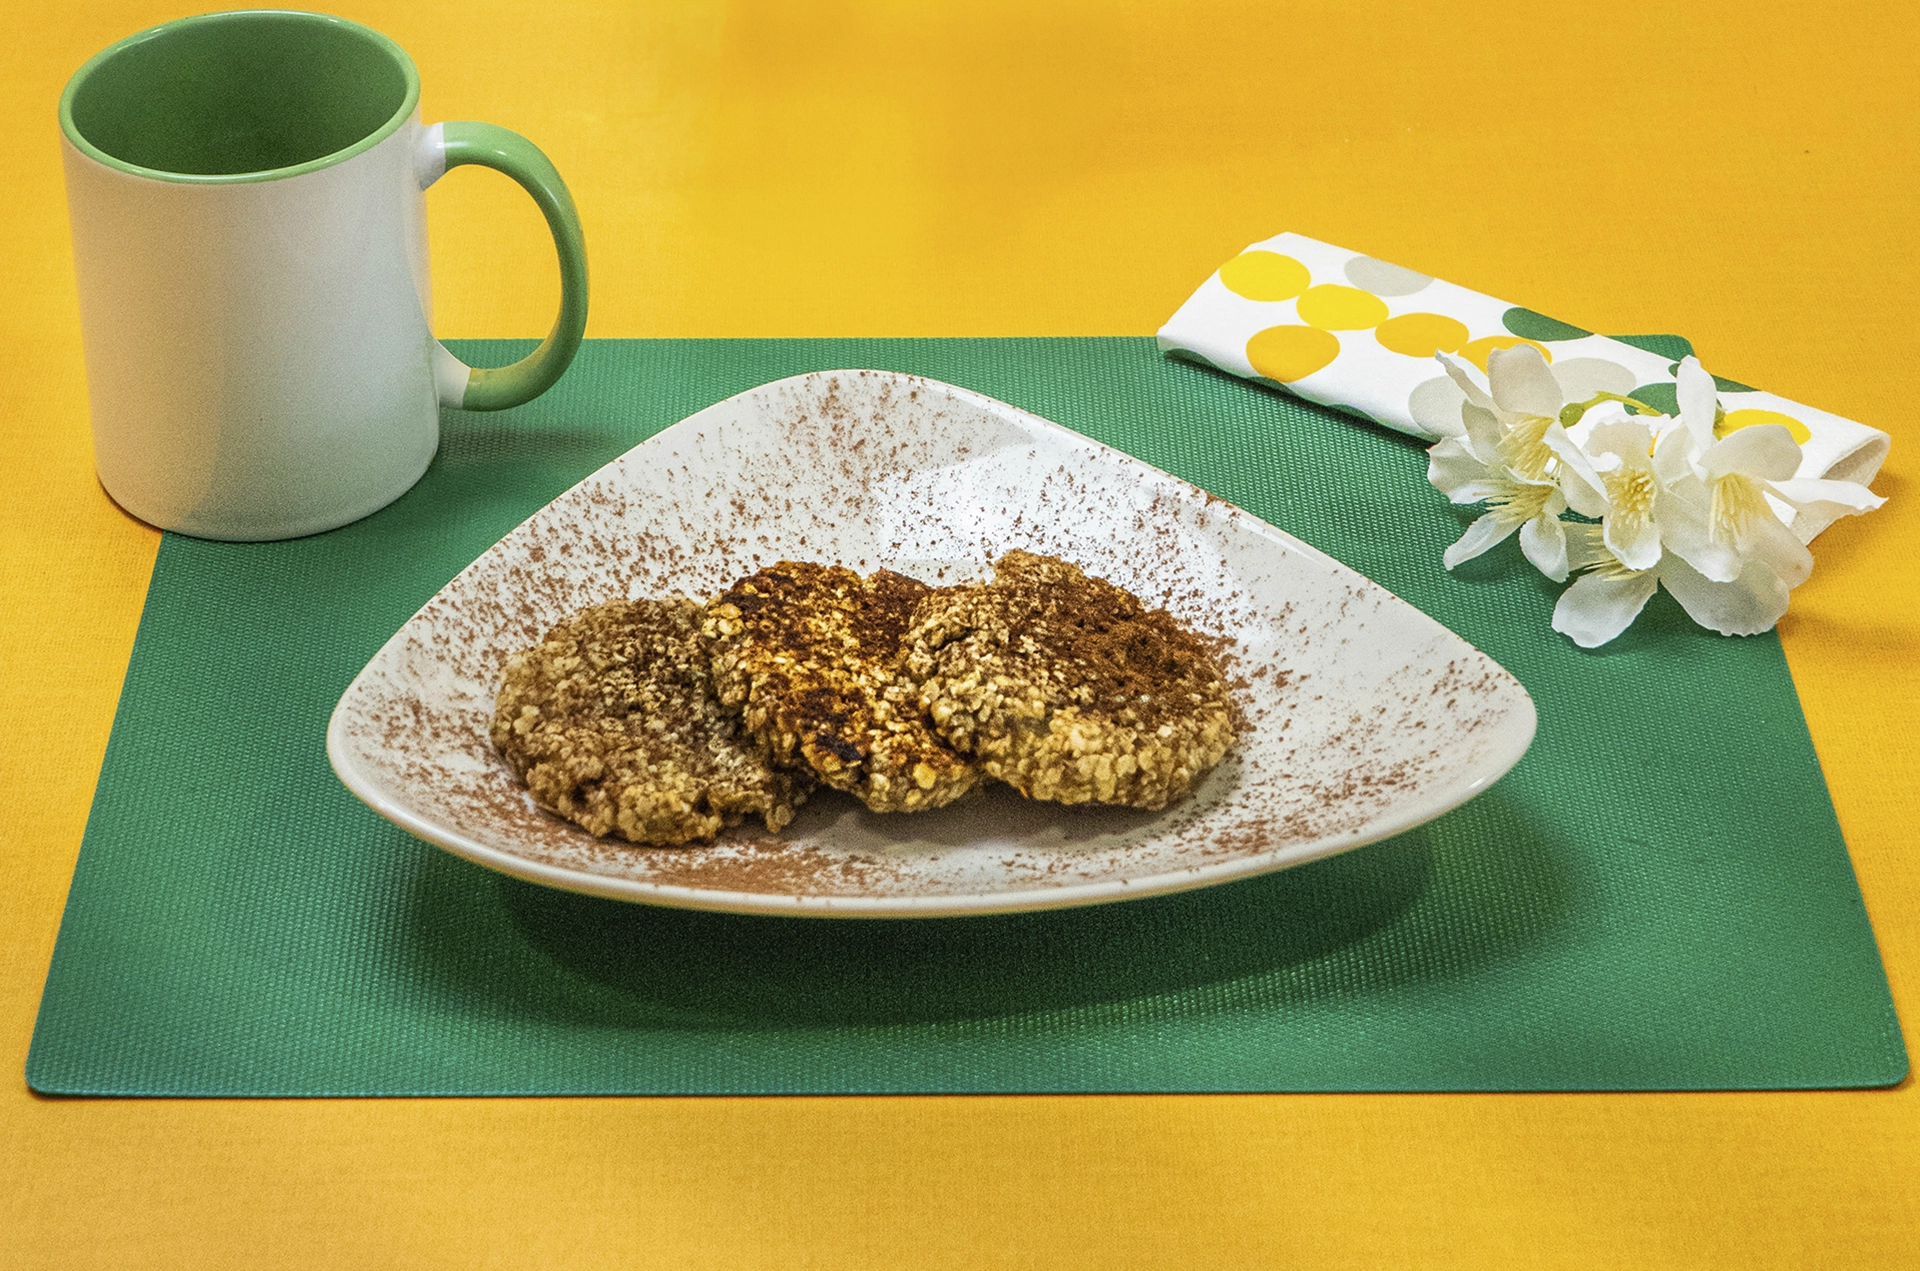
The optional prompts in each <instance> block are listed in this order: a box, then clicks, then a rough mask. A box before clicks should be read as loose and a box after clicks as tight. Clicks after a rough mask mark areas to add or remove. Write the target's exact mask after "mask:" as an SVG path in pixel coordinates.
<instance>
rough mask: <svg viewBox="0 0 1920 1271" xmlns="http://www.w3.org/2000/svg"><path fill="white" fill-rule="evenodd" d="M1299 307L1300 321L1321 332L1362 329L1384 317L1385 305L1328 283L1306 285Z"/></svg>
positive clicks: (1364, 293) (1354, 289)
mask: <svg viewBox="0 0 1920 1271" xmlns="http://www.w3.org/2000/svg"><path fill="white" fill-rule="evenodd" d="M1299 310H1300V320H1301V321H1302V322H1304V323H1306V324H1307V325H1308V326H1312V327H1319V328H1320V329H1321V330H1322V331H1364V330H1365V329H1366V328H1368V327H1377V326H1379V325H1380V324H1381V323H1382V322H1385V321H1386V320H1387V305H1386V302H1385V301H1383V300H1381V299H1380V297H1378V296H1376V295H1374V294H1373V293H1372V292H1370V291H1362V290H1360V288H1358V287H1342V286H1340V285H1339V284H1338V283H1331V282H1329V283H1322V284H1320V285H1319V286H1318V287H1309V288H1308V289H1307V291H1306V294H1305V295H1303V296H1301V297H1300V303H1299Z"/></svg>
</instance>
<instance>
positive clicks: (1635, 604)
mask: <svg viewBox="0 0 1920 1271" xmlns="http://www.w3.org/2000/svg"><path fill="white" fill-rule="evenodd" d="M1656 582H1657V580H1656V578H1655V575H1654V574H1653V573H1652V571H1648V572H1646V573H1640V574H1628V575H1626V576H1625V577H1621V576H1618V575H1611V576H1610V575H1607V574H1582V575H1581V576H1580V577H1579V578H1576V579H1574V581H1573V586H1571V587H1569V588H1567V589H1566V591H1564V592H1562V593H1561V594H1560V603H1559V604H1557V605H1555V606H1554V607H1553V629H1554V630H1555V631H1558V632H1559V633H1560V634H1561V635H1563V636H1566V637H1567V638H1568V639H1570V640H1572V641H1573V642H1574V643H1575V644H1577V645H1579V646H1580V647H1581V648H1583V649H1592V648H1597V647H1599V646H1600V645H1603V644H1605V643H1606V642H1607V641H1609V640H1611V639H1613V638H1614V637H1615V636H1617V635H1619V634H1620V633H1621V632H1622V631H1625V630H1626V629H1627V628H1628V627H1630V626H1632V625H1633V620H1634V619H1635V618H1638V617H1639V616H1640V611H1641V610H1642V609H1645V608H1646V607H1647V601H1649V600H1651V599H1652V598H1653V592H1654V587H1655V586H1656Z"/></svg>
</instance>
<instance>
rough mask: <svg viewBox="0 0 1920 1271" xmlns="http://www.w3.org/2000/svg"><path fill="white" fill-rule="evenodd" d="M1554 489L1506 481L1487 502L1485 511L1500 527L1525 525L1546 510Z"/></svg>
mask: <svg viewBox="0 0 1920 1271" xmlns="http://www.w3.org/2000/svg"><path fill="white" fill-rule="evenodd" d="M1555 489H1556V487H1554V486H1550V485H1530V484H1527V483H1525V482H1521V481H1508V482H1506V483H1505V484H1504V485H1503V486H1502V488H1501V490H1500V493H1498V494H1496V495H1493V496H1492V497H1490V498H1489V499H1488V500H1487V510H1488V511H1490V512H1492V513H1493V515H1494V518H1495V519H1496V520H1498V521H1499V522H1500V524H1502V525H1525V524H1526V523H1527V522H1528V521H1531V520H1532V519H1533V518H1534V517H1536V516H1539V515H1540V514H1541V513H1542V512H1544V511H1545V510H1546V507H1547V500H1548V499H1550V498H1552V497H1553V495H1554V491H1555Z"/></svg>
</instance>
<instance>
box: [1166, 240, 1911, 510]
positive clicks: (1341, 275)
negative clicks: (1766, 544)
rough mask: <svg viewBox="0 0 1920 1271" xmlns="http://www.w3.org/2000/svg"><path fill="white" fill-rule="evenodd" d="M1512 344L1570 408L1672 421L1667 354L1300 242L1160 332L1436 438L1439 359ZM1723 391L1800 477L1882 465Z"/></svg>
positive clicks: (1809, 417) (1737, 390)
mask: <svg viewBox="0 0 1920 1271" xmlns="http://www.w3.org/2000/svg"><path fill="white" fill-rule="evenodd" d="M1517 344H1531V345H1533V346H1534V347H1535V348H1537V349H1539V350H1540V354H1541V356H1543V357H1545V358H1546V359H1547V362H1548V365H1549V366H1551V367H1552V369H1553V373H1554V377H1555V378H1556V379H1558V380H1559V381H1560V385H1561V387H1562V388H1563V389H1564V390H1565V391H1566V395H1567V400H1569V401H1579V400H1583V399H1585V398H1588V397H1591V396H1592V395H1593V394H1594V393H1596V392H1600V391H1606V392H1612V393H1620V394H1624V395H1628V396H1632V397H1635V398H1638V399H1639V400H1641V401H1644V402H1646V403H1648V404H1649V405H1651V406H1654V407H1655V408H1657V409H1659V410H1662V411H1665V412H1668V413H1675V412H1676V410H1677V408H1676V405H1675V401H1674V375H1675V373H1676V371H1677V370H1678V364H1677V363H1676V362H1675V361H1674V360H1673V359H1671V358H1669V357H1666V356H1664V355H1662V354H1660V353H1654V352H1649V351H1648V350H1646V349H1643V348H1638V347H1636V346H1634V345H1631V344H1626V343H1623V342H1621V341H1619V340H1613V339H1609V338H1607V337H1606V336H1603V335H1594V334H1593V333H1592V332H1589V331H1583V330H1581V329H1580V328H1579V327H1575V326H1570V325H1568V324H1567V323H1565V322H1558V321H1556V320H1554V319H1552V318H1549V317H1547V316H1545V315H1544V314H1539V313H1535V312H1534V311H1533V310H1531V309H1523V308H1521V307H1519V306H1518V305H1510V304H1508V303H1506V302H1505V301H1502V300H1495V299H1493V298H1492V297H1491V296H1483V295H1481V294H1480V293H1479V292H1476V291H1468V290H1467V289H1466V288H1464V287H1456V286H1454V285H1453V284H1452V283H1447V282H1441V281H1439V280H1438V279H1434V278H1429V277H1428V276H1427V275H1425V274H1420V273H1415V272H1414V271H1413V270H1411V269H1403V268H1401V267H1400V266H1399V265H1390V264H1388V263H1387V262H1386V261H1384V260H1375V259H1374V258H1373V257H1371V256H1362V255H1360V254H1358V253H1356V252H1352V251H1348V250H1347V249H1345V248H1342V247H1334V246H1331V245H1329V244H1327V243H1320V242H1315V241H1314V240H1313V239H1311V238H1303V237H1301V236H1300V235H1298V234H1281V235H1279V236H1278V237H1275V238H1269V239H1267V240H1266V241H1264V242H1259V243H1255V244H1253V245H1252V246H1251V247H1249V248H1247V249H1246V250H1245V251H1243V252H1241V253H1240V254H1239V255H1238V256H1235V257H1234V258H1233V259H1232V260H1230V261H1228V262H1227V263H1226V264H1224V265H1222V266H1220V268H1219V269H1218V270H1217V271H1216V272H1215V273H1214V275H1213V276H1212V277H1211V278H1209V279H1207V280H1206V281H1205V282H1204V283H1202V284H1200V289H1199V290H1198V291H1196V292H1194V293H1193V295H1192V296H1191V297H1189V298H1188V300H1187V302H1186V303H1185V304H1183V305H1181V306H1180V309H1179V311H1178V312H1177V313H1175V314H1174V315H1173V317H1171V318H1169V319H1168V320H1167V324H1166V325H1165V326H1164V327H1162V328H1160V348H1161V351H1162V352H1165V353H1171V354H1173V355H1175V356H1178V357H1185V358H1191V359H1193V360H1195V361H1199V362H1204V363H1206V364H1208V365H1210V366H1215V367H1218V368H1219V369H1220V370H1223V371H1226V372H1228V373H1229V374H1232V375H1238V376H1242V377H1244V378H1247V379H1251V380H1256V381H1258V382H1260V383H1262V384H1266V385H1268V386H1269V387H1272V388H1278V389H1282V390H1284V391H1286V392H1289V393H1293V394H1296V395H1298V396H1300V397H1304V398H1306V399H1307V400H1308V401H1312V402H1318V403H1320V404H1321V405H1323V406H1329V407H1332V408H1333V409H1334V410H1338V411H1342V412H1344V413H1346V414H1349V415H1353V416H1355V417H1357V418H1360V419H1365V420H1369V421H1371V422H1373V423H1376V424H1382V425H1384V426H1386V427H1388V428H1394V429H1397V430H1399V431H1400V432H1404V433H1411V434H1412V435H1414V436H1416V437H1420V438H1423V439H1425V440H1428V441H1437V440H1439V439H1440V438H1441V437H1444V436H1448V435H1450V434H1455V433H1458V432H1460V431H1461V424H1460V403H1461V402H1462V401H1463V400H1464V398H1463V395H1462V394H1461V392H1460V389H1459V387H1458V386H1456V385H1455V384H1454V382H1453V381H1452V380H1450V379H1448V378H1447V376H1446V374H1445V372H1444V371H1443V370H1442V369H1441V367H1440V365H1439V363H1438V362H1436V361H1435V360H1434V354H1436V353H1448V354H1452V355H1454V356H1456V357H1459V358H1461V359H1463V360H1465V361H1468V362H1471V363H1473V365H1475V366H1476V367H1478V368H1479V369H1480V370H1481V372H1482V373H1485V371H1486V369H1487V354H1489V353H1491V352H1492V351H1493V350H1495V349H1504V348H1511V347H1512V346H1514V345H1517ZM1715 382H1716V384H1718V386H1719V389H1720V404H1721V406H1722V408H1723V409H1725V411H1726V412H1727V417H1726V421H1725V424H1724V425H1723V427H1724V428H1726V429H1734V428H1744V427H1747V426H1749V425H1751V424H1784V425H1786V426H1787V428H1788V429H1789V430H1790V431H1791V432H1792V433H1793V435H1794V438H1795V440H1797V441H1799V442H1800V450H1801V455H1802V458H1801V463H1800V470H1799V472H1798V473H1796V474H1795V475H1797V476H1801V477H1832V478H1836V479H1838V480H1844V481H1858V482H1860V483H1862V484H1865V483H1867V482H1869V481H1871V480H1873V477H1874V474H1875V473H1877V472H1878V471H1879V470H1880V464H1881V463H1882V461H1884V460H1885V459H1886V456H1887V446H1888V437H1887V434H1885V433H1883V432H1881V431H1880V430H1879V429H1877V428H1868V427H1866V426H1865V425H1864V424H1857V423H1855V422H1853V421H1852V420H1850V419H1842V418H1840V417H1839V416H1838V415H1830V414H1828V413H1827V412H1825V411H1822V410H1815V409H1814V408H1813V407H1811V406H1802V405H1800V404H1799V403H1798V402H1790V401H1788V400H1787V399H1786V398H1784V397H1776V396H1775V395H1774V394H1772V393H1763V392H1761V391H1759V390H1758V389H1754V388H1750V387H1748V386H1747V385H1745V384H1737V383H1735V382H1733V381H1732V380H1726V379H1720V378H1719V377H1717V376H1716V377H1715ZM1796 528H1802V527H1796ZM1806 528H1811V529H1813V530H1814V532H1818V530H1819V529H1824V528H1825V525H1824V524H1822V525H1820V526H1817V527H1806ZM1802 532H1805V530H1804V529H1803V531H1802Z"/></svg>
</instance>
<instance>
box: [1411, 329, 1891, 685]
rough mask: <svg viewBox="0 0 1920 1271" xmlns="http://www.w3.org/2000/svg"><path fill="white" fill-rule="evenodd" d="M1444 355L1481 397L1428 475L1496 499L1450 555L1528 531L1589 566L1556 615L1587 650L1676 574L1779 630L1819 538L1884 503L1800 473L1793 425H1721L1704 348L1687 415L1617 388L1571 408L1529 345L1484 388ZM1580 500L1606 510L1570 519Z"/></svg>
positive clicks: (1721, 607) (1711, 617) (1684, 596)
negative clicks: (1838, 522) (1812, 541)
mask: <svg viewBox="0 0 1920 1271" xmlns="http://www.w3.org/2000/svg"><path fill="white" fill-rule="evenodd" d="M1440 361H1441V363H1442V364H1443V365H1444V366H1445V367H1446V369H1447V374H1448V375H1450V376H1452V378H1453V380H1454V382H1455V383H1457V384H1458V385H1459V386H1460V389H1461V391H1462V392H1463V393H1464V394H1465V396H1466V401H1465V403H1463V404H1462V406H1461V408H1460V415H1461V421H1462V423H1463V424H1464V425H1465V433H1464V435H1462V436H1458V437H1449V438H1446V439H1444V440H1442V441H1440V442H1439V443H1437V444H1436V445H1434V446H1433V448H1432V449H1430V450H1429V451H1428V452H1427V454H1428V466H1427V479H1428V480H1429V481H1430V482H1432V483H1433V485H1435V486H1436V487H1438V488H1439V489H1440V490H1442V491H1444V492H1445V493H1446V495H1447V497H1448V498H1450V499H1451V500H1453V502H1455V503H1479V502H1484V503H1486V504H1488V505H1489V508H1490V510H1489V511H1488V512H1487V513H1486V514H1485V515H1484V516H1482V517H1480V519H1479V520H1477V521H1475V522H1474V523H1473V524H1472V525H1471V526H1469V527H1468V529H1467V532H1466V533H1465V534H1463V535H1462V536H1461V537H1460V540H1459V541H1458V542H1456V543H1455V544H1454V545H1453V546H1452V547H1450V548H1448V549H1447V552H1446V557H1445V561H1446V566H1447V568H1448V569H1452V568H1453V567H1454V566H1455V565H1458V564H1459V563H1460V562H1461V561H1464V560H1469V559H1471V558H1473V557H1475V556H1478V555H1480V554H1481V553H1482V552H1485V551H1486V550H1487V549H1488V548H1490V547H1492V546H1494V545H1495V544H1497V543H1500V542H1502V541H1504V540H1505V539H1507V538H1508V537H1509V536H1511V535H1512V534H1513V533H1514V531H1515V530H1518V531H1519V533H1520V545H1521V548H1522V550H1523V551H1525V553H1526V556H1527V559H1528V560H1529V561H1531V562H1533V564H1534V565H1535V566H1536V567H1538V568H1539V570H1540V571H1541V572H1542V573H1544V574H1546V575H1547V576H1548V577H1549V578H1552V579H1553V580H1554V581H1556V582H1560V581H1564V580H1565V579H1566V578H1567V577H1568V575H1569V574H1570V573H1573V572H1578V573H1579V574H1580V577H1579V578H1577V579H1576V580H1575V581H1574V583H1573V585H1572V586H1570V587H1568V588H1567V590H1566V591H1565V592H1564V593H1563V594H1562V595H1561V597H1560V601H1559V603H1558V605H1556V606H1555V608H1554V611H1553V629H1554V630H1555V631H1559V632H1561V633H1562V634H1564V635H1566V636H1568V637H1569V638H1571V639H1572V640H1573V642H1574V643H1576V644H1578V645H1580V646H1582V647H1583V648H1594V647H1596V646H1598V645H1602V644H1605V643H1607V642H1608V641H1609V640H1612V639H1613V638H1614V637H1615V636H1618V635H1619V634H1620V633H1621V632H1622V631H1625V630H1626V629H1627V628H1628V627H1629V626H1631V625H1632V624H1633V621H1634V619H1635V618H1637V617H1638V616H1639V615H1640V612H1641V610H1642V609H1644V608H1645V607H1646V604H1647V601H1649V600H1650V599H1652V598H1653V593H1654V592H1655V591H1657V590H1659V589H1660V588H1661V587H1665V588H1666V589H1667V590H1668V591H1669V592H1670V593H1671V594H1672V595H1673V597H1674V599H1675V600H1677V601H1678V602H1679V604H1680V607H1681V608H1682V609H1684V610H1685V611H1686V612H1687V615H1688V616H1689V617H1691V618H1692V619H1693V620H1694V621H1695V622H1697V623H1699V624H1700V625H1701V626H1703V627H1706V628H1708V629H1709V630H1712V631H1717V632H1719V633H1720V634H1722V635H1757V634H1759V633H1760V632H1763V631H1768V630H1771V629H1772V628H1773V627H1774V625H1775V624H1776V623H1778V622H1779V621H1780V619H1781V617H1782V616H1783V615H1785V613H1786V611H1787V600H1788V595H1789V593H1790V592H1791V590H1792V589H1793V588H1794V587H1796V586H1798V585H1799V584H1800V583H1802V582H1804V581H1805V580H1806V578H1807V575H1808V574H1809V573H1810V572H1811V570H1812V569H1813V556H1812V555H1811V553H1809V552H1808V551H1807V548H1806V545H1805V538H1806V537H1807V536H1808V535H1810V534H1811V533H1813V532H1816V531H1817V530H1818V529H1819V528H1820V527H1822V526H1824V525H1826V524H1827V523H1828V522H1830V521H1832V520H1833V519H1835V518H1836V517H1839V516H1848V515H1858V514H1860V513H1862V512H1869V511H1872V510H1873V509H1874V508H1877V507H1879V506H1880V505H1881V504H1882V503H1884V502H1885V500H1884V499H1881V498H1880V497H1878V496H1877V495H1875V494H1874V493H1873V492H1872V491H1870V490H1868V489H1867V488H1866V487H1865V486H1863V485H1859V484H1857V483H1855V482H1851V481H1833V480H1816V479H1806V478H1798V477H1795V476H1794V475H1793V474H1794V473H1795V472H1796V471H1798V470H1799V467H1800V463H1801V453H1800V447H1799V445H1798V444H1796V443H1795V442H1794V440H1793V436H1792V434H1791V433H1790V432H1788V430H1787V429H1786V428H1784V427H1780V426H1778V425H1770V424H1762V425H1757V426H1754V427H1749V428H1742V429H1738V430H1736V431H1734V432H1733V433H1731V434H1729V435H1728V436H1726V437H1719V436H1717V435H1716V431H1715V430H1716V428H1717V426H1718V423H1719V418H1720V414H1719V403H1718V401H1717V400H1716V397H1715V392H1714V382H1713V377H1712V376H1711V375H1708V374H1707V372H1706V371H1705V370H1704V369H1702V367H1701V366H1700V363H1699V361H1698V360H1697V359H1695V358H1692V357H1688V358H1685V359H1684V360H1683V361H1682V362H1681V364H1680V366H1679V367H1678V368H1677V373H1676V382H1675V396H1676V399H1677V401H1678V405H1679V413H1678V414H1677V415H1674V416H1667V415H1662V414H1658V413H1657V412H1655V411H1653V410H1652V409H1651V408H1650V407H1647V406H1644V405H1643V404H1642V403H1639V402H1635V401H1631V400H1628V399H1626V398H1622V397H1620V396H1618V395H1617V394H1614V393H1612V392H1602V393H1599V394H1598V395H1596V396H1595V397H1593V398H1592V399H1591V400H1588V401H1585V402H1582V403H1579V404H1577V405H1573V406H1568V405H1567V404H1566V402H1565V400H1564V394H1563V391H1562V389H1561V387H1560V385H1559V382H1558V381H1557V380H1555V378H1554V377H1553V375H1552V373H1551V371H1549V370H1548V367H1547V363H1546V360H1545V359H1544V358H1542V357H1541V356H1540V354H1539V352H1538V351H1537V350H1535V349H1534V348H1532V347H1531V346H1527V345H1521V346H1518V347H1516V348H1512V349H1502V350H1497V351H1495V352H1494V353H1493V354H1491V355H1490V356H1489V358H1488V359H1487V371H1488V375H1487V379H1488V389H1485V390H1483V389H1481V388H1480V387H1479V385H1477V384H1476V383H1475V382H1474V381H1473V379H1472V377H1471V376H1470V375H1469V374H1468V373H1467V370H1466V368H1465V367H1463V366H1461V365H1460V364H1459V363H1457V362H1455V361H1453V360H1452V359H1450V358H1447V357H1444V356H1442V357H1441V358H1440ZM1623 407H1624V408H1626V409H1631V410H1632V411H1633V412H1634V413H1633V415H1632V416H1628V415H1627V414H1626V409H1623ZM1596 408H1599V414H1598V415H1597V416H1594V414H1593V413H1594V411H1595V409H1596ZM1568 424H1572V425H1573V429H1572V431H1571V432H1569V430H1568V427H1567V426H1566V425H1568ZM1568 509H1571V510H1572V511H1574V512H1576V513H1578V514H1579V515H1581V516H1583V517H1588V518H1592V519H1593V520H1595V521H1598V522H1599V524H1597V525H1596V524H1579V523H1567V522H1563V521H1561V519H1560V514H1561V513H1562V512H1564V511H1567V510H1568ZM1801 526H1806V527H1809V528H1807V529H1805V530H1803V531H1802V532H1800V533H1796V532H1795V531H1796V529H1797V528H1798V527H1801Z"/></svg>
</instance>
